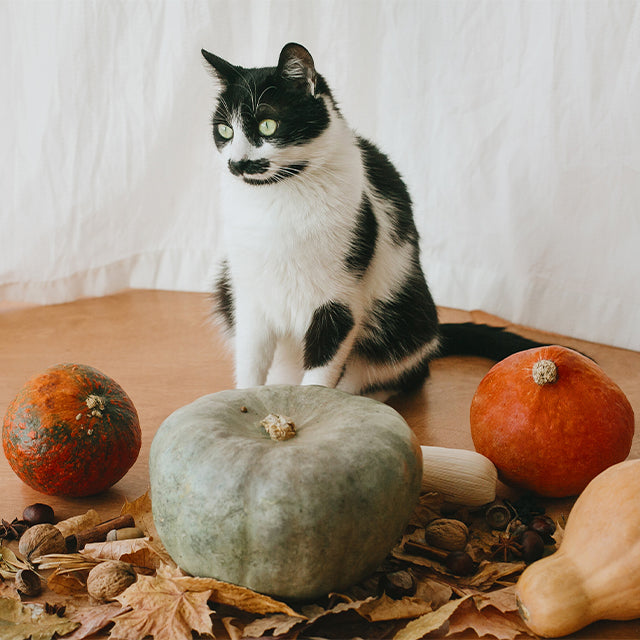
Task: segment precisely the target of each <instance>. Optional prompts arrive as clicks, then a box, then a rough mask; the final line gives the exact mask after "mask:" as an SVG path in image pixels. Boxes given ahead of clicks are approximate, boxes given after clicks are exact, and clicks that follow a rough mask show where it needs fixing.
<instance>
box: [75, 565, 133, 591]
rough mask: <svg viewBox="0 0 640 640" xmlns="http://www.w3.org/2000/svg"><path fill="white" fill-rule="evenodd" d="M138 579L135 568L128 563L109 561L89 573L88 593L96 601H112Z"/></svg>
mask: <svg viewBox="0 0 640 640" xmlns="http://www.w3.org/2000/svg"><path fill="white" fill-rule="evenodd" d="M137 579H138V576H137V574H136V572H135V570H134V568H133V567H132V566H131V565H130V564H129V563H128V562H122V561H121V560H107V561H106V562H101V563H100V564H97V565H96V566H95V567H93V569H91V571H90V572H89V575H88V577H87V591H88V592H89V595H90V596H91V597H92V598H95V599H96V600H112V599H113V598H115V597H116V596H118V595H120V594H121V593H122V592H123V591H124V590H125V589H126V588H127V587H129V586H131V585H132V584H133V583H134V582H135V581H136V580H137Z"/></svg>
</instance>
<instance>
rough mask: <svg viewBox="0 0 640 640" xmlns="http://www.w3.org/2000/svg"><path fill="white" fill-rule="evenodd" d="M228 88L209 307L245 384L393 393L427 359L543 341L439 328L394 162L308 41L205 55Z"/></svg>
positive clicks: (219, 124) (220, 104) (498, 354)
mask: <svg viewBox="0 0 640 640" xmlns="http://www.w3.org/2000/svg"><path fill="white" fill-rule="evenodd" d="M202 53H203V55H204V57H205V59H206V60H207V61H208V62H209V64H210V65H211V66H212V67H213V70H214V72H215V77H216V78H217V80H218V81H219V84H220V87H219V89H220V93H219V96H218V100H217V105H216V109H215V112H214V114H213V137H214V140H215V144H216V146H217V148H218V151H219V152H220V155H221V157H222V159H223V161H224V162H225V163H226V166H227V168H228V172H225V175H226V179H227V181H228V183H225V185H224V190H225V193H224V195H225V200H226V205H225V210H224V212H223V244H224V247H225V251H226V255H225V257H224V259H223V260H222V261H221V264H220V267H219V272H218V275H217V281H216V286H215V291H214V302H215V312H216V314H217V316H218V317H219V318H220V319H221V320H222V321H223V323H224V325H225V327H226V328H227V329H228V331H229V334H230V335H231V337H232V339H233V341H234V353H235V373H236V384H237V386H238V387H251V386H257V385H262V384H265V383H287V384H320V385H324V386H329V387H338V388H340V389H343V390H345V391H348V392H350V393H356V394H366V395H372V396H374V397H378V398H380V399H383V398H386V397H388V396H389V395H391V394H392V393H394V392H398V391H411V390H414V389H416V388H418V387H419V386H420V385H421V384H422V383H423V381H424V379H425V378H426V376H427V375H428V373H429V361H430V360H431V359H433V358H434V357H438V356H442V355H449V354H452V353H469V354H476V355H484V356H488V357H492V358H494V359H501V358H502V357H505V356H506V355H508V354H509V353H512V352H513V351H517V350H520V349H523V348H528V347H531V346H534V345H535V343H533V342H530V341H528V340H525V339H523V338H520V337H519V336H515V335H514V334H507V333H502V332H501V331H495V330H490V329H488V328H486V327H478V326H475V325H440V324H439V323H438V317H437V311H436V306H435V304H434V301H433V299H432V297H431V294H430V292H429V289H428V287H427V284H426V281H425V278H424V275H423V272H422V269H421V266H420V256H419V245H418V232H417V230H416V226H415V224H414V220H413V215H412V205H411V199H410V197H409V194H408V191H407V188H406V186H405V184H404V182H403V180H402V178H401V177H400V175H399V173H398V171H397V170H396V169H395V168H394V166H393V165H392V164H391V162H390V161H389V159H388V158H387V157H386V156H385V155H383V154H382V153H381V152H380V151H379V150H378V149H377V148H376V147H375V146H374V145H373V144H372V143H370V142H368V141H367V140H364V139H363V138H361V137H359V136H357V135H356V134H355V133H354V132H353V131H352V130H351V129H350V127H349V125H348V124H347V123H346V121H345V120H344V118H343V117H342V115H341V113H340V111H339V109H338V107H337V105H336V102H335V100H334V99H333V96H332V94H331V91H330V89H329V87H328V85H327V83H326V82H325V80H324V78H323V77H322V76H321V75H319V74H318V73H317V72H316V69H315V65H314V62H313V59H312V57H311V55H310V54H309V52H308V51H307V50H306V49H305V48H304V47H303V46H301V45H299V44H295V43H290V44H287V45H286V46H285V47H284V48H283V49H282V52H281V53H280V59H279V61H278V65H277V67H266V68H256V69H245V68H242V67H239V66H234V65H232V64H230V63H228V62H227V61H225V60H223V59H221V58H219V57H218V56H215V55H213V54H211V53H209V52H207V51H204V50H203V51H202Z"/></svg>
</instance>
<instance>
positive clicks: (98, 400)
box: [84, 393, 107, 418]
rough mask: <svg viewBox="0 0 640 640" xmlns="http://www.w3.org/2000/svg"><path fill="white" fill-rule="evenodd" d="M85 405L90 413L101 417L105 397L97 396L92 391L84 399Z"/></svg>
mask: <svg viewBox="0 0 640 640" xmlns="http://www.w3.org/2000/svg"><path fill="white" fill-rule="evenodd" d="M84 402H85V404H86V405H87V407H88V408H89V409H90V411H91V415H92V416H94V417H96V418H102V412H103V411H104V409H105V407H106V406H107V402H106V399H105V398H103V397H102V396H97V395H95V394H94V393H92V394H91V395H90V396H87V399H86V400H85V401H84Z"/></svg>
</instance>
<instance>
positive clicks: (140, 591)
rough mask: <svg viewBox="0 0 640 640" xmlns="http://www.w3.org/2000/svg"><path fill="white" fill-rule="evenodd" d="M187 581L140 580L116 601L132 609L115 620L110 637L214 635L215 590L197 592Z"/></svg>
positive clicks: (166, 639) (169, 639)
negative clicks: (212, 600)
mask: <svg viewBox="0 0 640 640" xmlns="http://www.w3.org/2000/svg"><path fill="white" fill-rule="evenodd" d="M183 580H184V579H183V578H167V577H163V576H160V575H156V576H138V580H137V581H136V582H135V583H134V584H132V585H131V586H130V587H129V588H128V589H126V590H125V591H123V592H122V593H121V594H120V595H119V596H117V598H116V600H117V601H118V602H120V604H122V605H123V606H124V607H127V608H129V607H130V608H131V611H127V612H125V613H123V614H120V615H119V616H116V617H115V618H114V620H113V621H114V623H115V625H114V627H113V629H112V630H111V635H110V637H111V638H112V639H113V640H115V639H116V638H117V639H120V640H130V639H131V638H144V637H145V636H153V637H154V638H156V640H191V637H192V633H191V632H192V630H193V631H196V632H197V633H201V634H206V635H211V633H212V623H211V609H209V606H208V605H207V600H208V599H209V596H210V595H211V589H207V590H200V591H194V590H192V587H193V585H192V584H185V583H184V582H183Z"/></svg>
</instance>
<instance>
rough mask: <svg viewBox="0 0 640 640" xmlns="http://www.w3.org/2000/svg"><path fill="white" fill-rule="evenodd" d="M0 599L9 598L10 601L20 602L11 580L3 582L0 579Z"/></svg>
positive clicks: (3, 580)
mask: <svg viewBox="0 0 640 640" xmlns="http://www.w3.org/2000/svg"><path fill="white" fill-rule="evenodd" d="M0 598H11V599H12V600H20V594H19V593H18V590H17V589H16V583H15V582H14V581H13V580H5V579H4V578H0Z"/></svg>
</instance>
